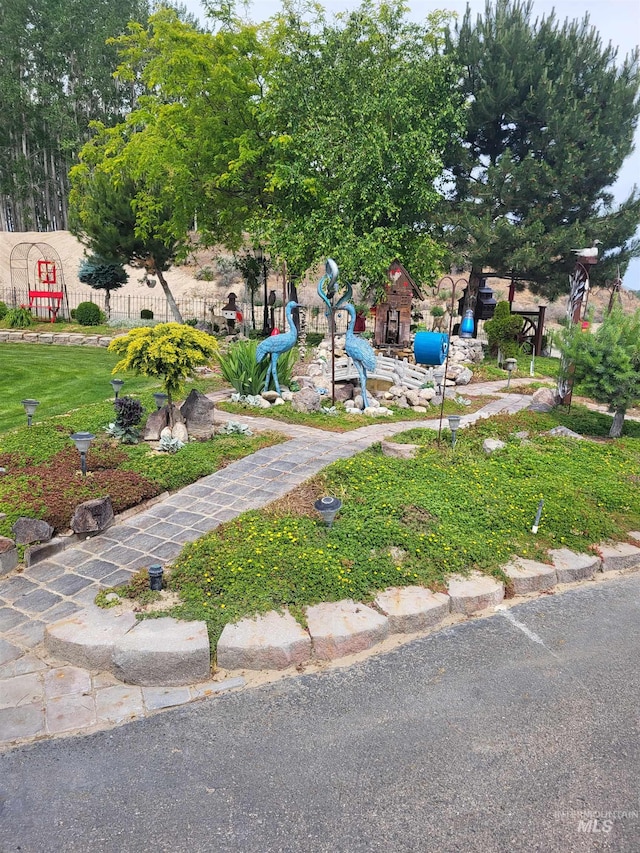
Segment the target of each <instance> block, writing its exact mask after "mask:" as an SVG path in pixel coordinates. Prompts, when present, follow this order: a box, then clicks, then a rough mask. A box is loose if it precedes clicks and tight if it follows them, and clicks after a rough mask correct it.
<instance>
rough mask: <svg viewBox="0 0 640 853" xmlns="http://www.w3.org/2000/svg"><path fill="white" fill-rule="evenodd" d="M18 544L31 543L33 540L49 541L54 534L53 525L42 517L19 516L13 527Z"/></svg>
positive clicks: (12, 530)
mask: <svg viewBox="0 0 640 853" xmlns="http://www.w3.org/2000/svg"><path fill="white" fill-rule="evenodd" d="M11 532H12V533H13V535H14V536H15V539H16V544H18V545H30V544H31V543H32V542H48V541H49V539H51V537H52V536H53V527H52V526H51V525H50V524H49V523H48V522H46V521H43V520H42V519H40V518H25V517H21V518H19V519H18V520H17V521H16V522H15V523H14V524H13V526H12V527H11Z"/></svg>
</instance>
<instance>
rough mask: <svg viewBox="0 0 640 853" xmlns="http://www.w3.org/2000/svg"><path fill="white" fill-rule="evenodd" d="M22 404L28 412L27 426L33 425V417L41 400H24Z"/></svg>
mask: <svg viewBox="0 0 640 853" xmlns="http://www.w3.org/2000/svg"><path fill="white" fill-rule="evenodd" d="M22 405H23V406H24V410H25V412H26V413H27V426H31V421H32V418H33V416H34V414H35V411H36V409H37V408H38V406H39V405H40V400H22Z"/></svg>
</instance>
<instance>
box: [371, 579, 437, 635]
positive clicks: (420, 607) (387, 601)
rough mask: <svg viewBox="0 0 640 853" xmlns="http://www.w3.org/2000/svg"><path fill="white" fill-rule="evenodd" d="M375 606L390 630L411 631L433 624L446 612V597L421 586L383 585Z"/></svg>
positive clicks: (394, 631) (422, 629)
mask: <svg viewBox="0 0 640 853" xmlns="http://www.w3.org/2000/svg"><path fill="white" fill-rule="evenodd" d="M375 604H376V607H377V608H378V609H379V610H381V611H382V612H383V613H384V614H385V615H386V616H387V618H388V619H389V631H390V632H391V633H392V634H411V633H414V632H416V631H424V630H426V629H427V628H431V627H432V626H433V625H437V624H438V622H441V621H442V620H443V619H444V618H445V616H447V615H448V613H449V597H448V596H446V595H443V594H442V593H441V592H431V590H430V589H425V588H424V587H421V586H404V587H394V588H392V589H385V590H384V592H380V593H378V595H377V596H376V599H375Z"/></svg>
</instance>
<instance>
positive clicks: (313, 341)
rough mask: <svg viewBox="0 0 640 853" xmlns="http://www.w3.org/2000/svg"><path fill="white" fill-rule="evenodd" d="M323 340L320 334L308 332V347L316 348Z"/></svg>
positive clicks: (322, 335)
mask: <svg viewBox="0 0 640 853" xmlns="http://www.w3.org/2000/svg"><path fill="white" fill-rule="evenodd" d="M323 340H324V334H323V333H322V332H309V333H308V334H307V346H308V347H317V346H318V344H321V343H322V341H323Z"/></svg>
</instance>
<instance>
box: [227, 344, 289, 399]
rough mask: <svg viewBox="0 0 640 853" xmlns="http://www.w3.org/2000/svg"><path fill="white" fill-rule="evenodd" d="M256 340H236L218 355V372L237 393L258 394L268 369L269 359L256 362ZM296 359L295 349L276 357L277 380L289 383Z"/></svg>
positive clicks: (283, 383)
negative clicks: (224, 351) (222, 353)
mask: <svg viewBox="0 0 640 853" xmlns="http://www.w3.org/2000/svg"><path fill="white" fill-rule="evenodd" d="M257 347H258V342H257V341H238V342H237V343H235V344H233V345H232V346H230V347H229V350H228V351H227V352H226V353H225V354H224V355H218V363H219V365H220V372H221V373H222V376H223V377H224V379H226V381H227V382H228V383H229V384H230V385H232V386H233V387H234V388H235V390H236V391H237V392H238V393H239V394H251V395H255V394H260V393H261V392H262V390H263V389H264V383H265V380H266V378H267V371H268V369H269V359H268V358H264V359H263V360H262V361H261V362H260V363H258V362H256V349H257ZM297 360H298V351H297V349H295V348H294V349H292V350H289V351H288V352H284V353H282V355H281V356H280V358H279V359H278V380H279V382H280V384H281V385H289V384H290V382H291V372H292V370H293V366H294V364H295V363H296V361H297Z"/></svg>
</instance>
